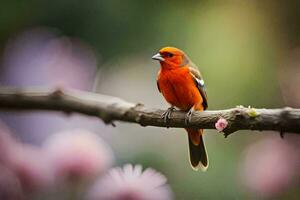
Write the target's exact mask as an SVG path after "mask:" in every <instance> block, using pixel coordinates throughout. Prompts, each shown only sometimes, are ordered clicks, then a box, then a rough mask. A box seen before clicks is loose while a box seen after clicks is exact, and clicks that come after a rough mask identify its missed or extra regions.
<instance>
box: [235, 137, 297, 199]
mask: <svg viewBox="0 0 300 200" xmlns="http://www.w3.org/2000/svg"><path fill="white" fill-rule="evenodd" d="M287 137H288V136H286V138H287ZM296 139H297V138H296ZM299 153H300V152H299V148H298V149H297V148H296V146H293V145H291V144H289V143H288V142H287V140H282V139H280V138H279V136H277V138H274V137H273V138H268V139H264V140H262V141H260V142H258V143H255V144H253V145H252V146H250V147H249V149H248V150H247V151H246V154H245V161H244V162H243V165H242V168H241V177H242V180H243V182H244V183H245V185H246V186H247V187H248V189H249V190H250V191H251V192H254V193H255V194H257V195H258V196H261V197H264V198H270V197H276V196H277V195H279V194H280V193H282V192H284V191H285V190H286V189H288V188H289V186H291V185H293V184H295V182H296V180H299V178H300V173H299V170H300V162H299ZM298 184H299V183H298Z"/></svg>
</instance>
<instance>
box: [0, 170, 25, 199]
mask: <svg viewBox="0 0 300 200" xmlns="http://www.w3.org/2000/svg"><path fill="white" fill-rule="evenodd" d="M22 196H23V191H22V187H21V184H20V181H19V180H18V177H17V176H16V175H15V174H14V172H13V171H12V170H11V169H9V168H7V167H6V166H3V165H1V164H0V199H5V200H15V199H23V198H22Z"/></svg>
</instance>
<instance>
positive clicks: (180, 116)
mask: <svg viewBox="0 0 300 200" xmlns="http://www.w3.org/2000/svg"><path fill="white" fill-rule="evenodd" d="M0 109H1V110H16V111H20V110H24V111H25V110H51V111H62V112H65V113H81V114H85V115H89V116H95V117H98V118H101V119H102V120H103V121H104V122H105V123H112V122H113V121H124V122H131V123H137V124H140V125H142V126H157V127H177V128H179V127H181V128H183V127H190V128H203V129H215V123H216V121H217V120H218V119H219V118H221V117H222V118H224V119H226V120H227V121H228V126H227V127H226V128H225V129H224V133H225V136H227V135H229V134H230V133H233V132H235V131H238V130H260V131H262V130H274V131H279V132H280V133H284V132H293V133H300V109H293V108H288V107H286V108H282V109H254V108H245V107H242V106H239V107H236V108H232V109H227V110H215V111H203V112H196V113H194V114H193V117H192V120H191V122H190V124H189V125H188V126H186V125H185V113H184V112H181V111H175V112H173V113H172V115H171V120H170V121H169V123H168V124H165V123H164V120H163V119H162V118H161V114H162V113H163V112H164V110H160V109H150V108H147V107H145V106H144V105H142V104H134V103H129V102H126V101H124V100H122V99H120V98H117V97H111V96H106V95H101V94H95V93H91V92H83V91H78V90H62V89H55V90H52V91H51V90H41V89H40V90H38V89H22V88H1V89H0Z"/></svg>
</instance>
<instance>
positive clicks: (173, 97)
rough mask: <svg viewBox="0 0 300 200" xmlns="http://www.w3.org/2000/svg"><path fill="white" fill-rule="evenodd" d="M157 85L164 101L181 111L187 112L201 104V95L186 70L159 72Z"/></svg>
mask: <svg viewBox="0 0 300 200" xmlns="http://www.w3.org/2000/svg"><path fill="white" fill-rule="evenodd" d="M158 85H159V88H160V91H161V93H162V94H163V96H164V98H165V99H166V101H167V102H168V103H170V104H171V105H173V106H176V107H177V108H179V109H181V110H185V111H186V110H189V109H190V108H191V107H193V106H194V105H195V104H197V103H201V102H202V97H201V94H200V92H199V90H198V88H197V87H196V85H195V82H194V80H193V78H192V76H191V74H190V73H189V71H188V70H185V69H181V68H179V69H176V70H167V71H161V72H160V73H159V75H158Z"/></svg>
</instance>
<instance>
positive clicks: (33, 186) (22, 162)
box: [7, 143, 54, 192]
mask: <svg viewBox="0 0 300 200" xmlns="http://www.w3.org/2000/svg"><path fill="white" fill-rule="evenodd" d="M14 148H15V149H14V152H12V153H11V155H10V160H9V161H8V164H7V166H8V167H9V168H10V169H11V170H12V171H13V172H14V173H15V174H16V175H17V178H18V179H19V180H20V183H21V185H22V188H23V189H24V190H25V191H27V192H32V191H42V190H44V189H47V188H49V187H50V186H52V185H53V183H54V179H53V171H52V168H51V166H50V161H49V159H48V157H47V156H46V155H45V153H44V152H42V151H41V149H39V148H37V147H34V146H31V145H26V144H21V143H19V144H18V146H15V147H14Z"/></svg>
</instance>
